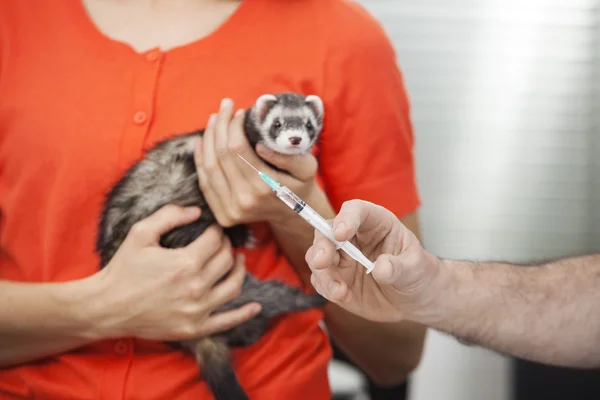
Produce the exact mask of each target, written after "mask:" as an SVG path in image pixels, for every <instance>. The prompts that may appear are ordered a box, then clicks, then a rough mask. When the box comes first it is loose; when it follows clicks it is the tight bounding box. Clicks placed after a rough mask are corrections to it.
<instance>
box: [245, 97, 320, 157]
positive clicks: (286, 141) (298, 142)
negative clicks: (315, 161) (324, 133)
mask: <svg viewBox="0 0 600 400" xmlns="http://www.w3.org/2000/svg"><path fill="white" fill-rule="evenodd" d="M255 112H257V114H258V118H257V121H256V124H257V128H258V130H259V133H260V135H261V139H262V141H263V143H264V144H265V145H266V146H267V147H269V148H270V149H271V150H273V151H276V152H278V153H282V154H305V153H308V152H310V150H311V149H312V146H313V144H314V143H315V141H316V139H317V137H318V136H319V134H320V132H321V129H322V124H323V103H322V101H321V99H320V98H319V97H317V96H314V95H311V96H307V97H304V96H300V95H297V94H281V95H278V96H275V95H263V96H261V97H260V98H259V99H258V101H257V102H256V105H255Z"/></svg>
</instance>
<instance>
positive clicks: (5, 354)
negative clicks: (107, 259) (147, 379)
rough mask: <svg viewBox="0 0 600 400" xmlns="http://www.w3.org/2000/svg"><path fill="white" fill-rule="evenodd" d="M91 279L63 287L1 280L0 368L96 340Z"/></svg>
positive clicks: (51, 284)
mask: <svg viewBox="0 0 600 400" xmlns="http://www.w3.org/2000/svg"><path fill="white" fill-rule="evenodd" d="M95 292H96V288H95V287H94V285H93V282H92V280H91V279H83V280H78V281H70V282H64V283H40V284H38V283H18V282H11V281H0V368H2V367H7V366H11V365H16V364H21V363H25V362H28V361H33V360H37V359H40V358H43V357H46V356H50V355H53V354H57V353H62V352H66V351H69V350H72V349H74V348H77V347H80V346H83V345H85V344H87V343H89V342H92V341H94V340H98V339H101V338H102V336H103V334H102V333H101V332H100V330H99V329H98V326H99V325H98V321H96V320H95V318H94V311H93V307H94V305H95V304H96V301H95Z"/></svg>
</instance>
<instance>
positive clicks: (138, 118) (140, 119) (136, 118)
mask: <svg viewBox="0 0 600 400" xmlns="http://www.w3.org/2000/svg"><path fill="white" fill-rule="evenodd" d="M147 119H148V114H146V113H145V112H144V111H138V112H136V113H135V114H134V115H133V122H135V123H136V124H138V125H141V124H143V123H144V122H146V120H147Z"/></svg>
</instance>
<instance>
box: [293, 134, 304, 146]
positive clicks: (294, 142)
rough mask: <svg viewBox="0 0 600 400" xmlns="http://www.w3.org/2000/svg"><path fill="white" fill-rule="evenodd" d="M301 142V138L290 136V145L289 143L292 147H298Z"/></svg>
mask: <svg viewBox="0 0 600 400" xmlns="http://www.w3.org/2000/svg"><path fill="white" fill-rule="evenodd" d="M301 141H302V138H301V137H298V136H292V137H291V138H290V143H291V144H292V145H293V146H298V145H299V144H300V142H301Z"/></svg>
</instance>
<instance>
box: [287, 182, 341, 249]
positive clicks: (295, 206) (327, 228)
mask: <svg viewBox="0 0 600 400" xmlns="http://www.w3.org/2000/svg"><path fill="white" fill-rule="evenodd" d="M276 193H277V197H279V198H280V199H281V201H283V202H284V203H285V204H287V205H288V207H289V208H291V209H292V210H294V211H295V212H296V213H298V215H300V216H301V217H302V218H304V220H305V221H306V222H308V223H309V224H311V225H312V226H313V227H314V228H315V229H317V230H318V231H319V232H321V233H322V234H323V235H325V236H327V238H328V239H329V240H331V241H333V243H335V245H336V247H337V248H338V249H339V248H340V247H341V245H342V244H341V243H340V242H338V241H336V240H335V239H334V238H333V232H332V230H331V225H330V224H329V222H327V220H326V219H325V218H323V217H321V216H320V215H319V213H317V212H316V211H315V210H313V209H312V208H311V207H310V206H309V205H307V204H306V203H305V202H304V200H302V199H301V198H299V197H298V196H296V194H294V192H292V191H291V190H290V189H288V188H287V187H285V186H282V187H280V188H279V189H277V191H276Z"/></svg>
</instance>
